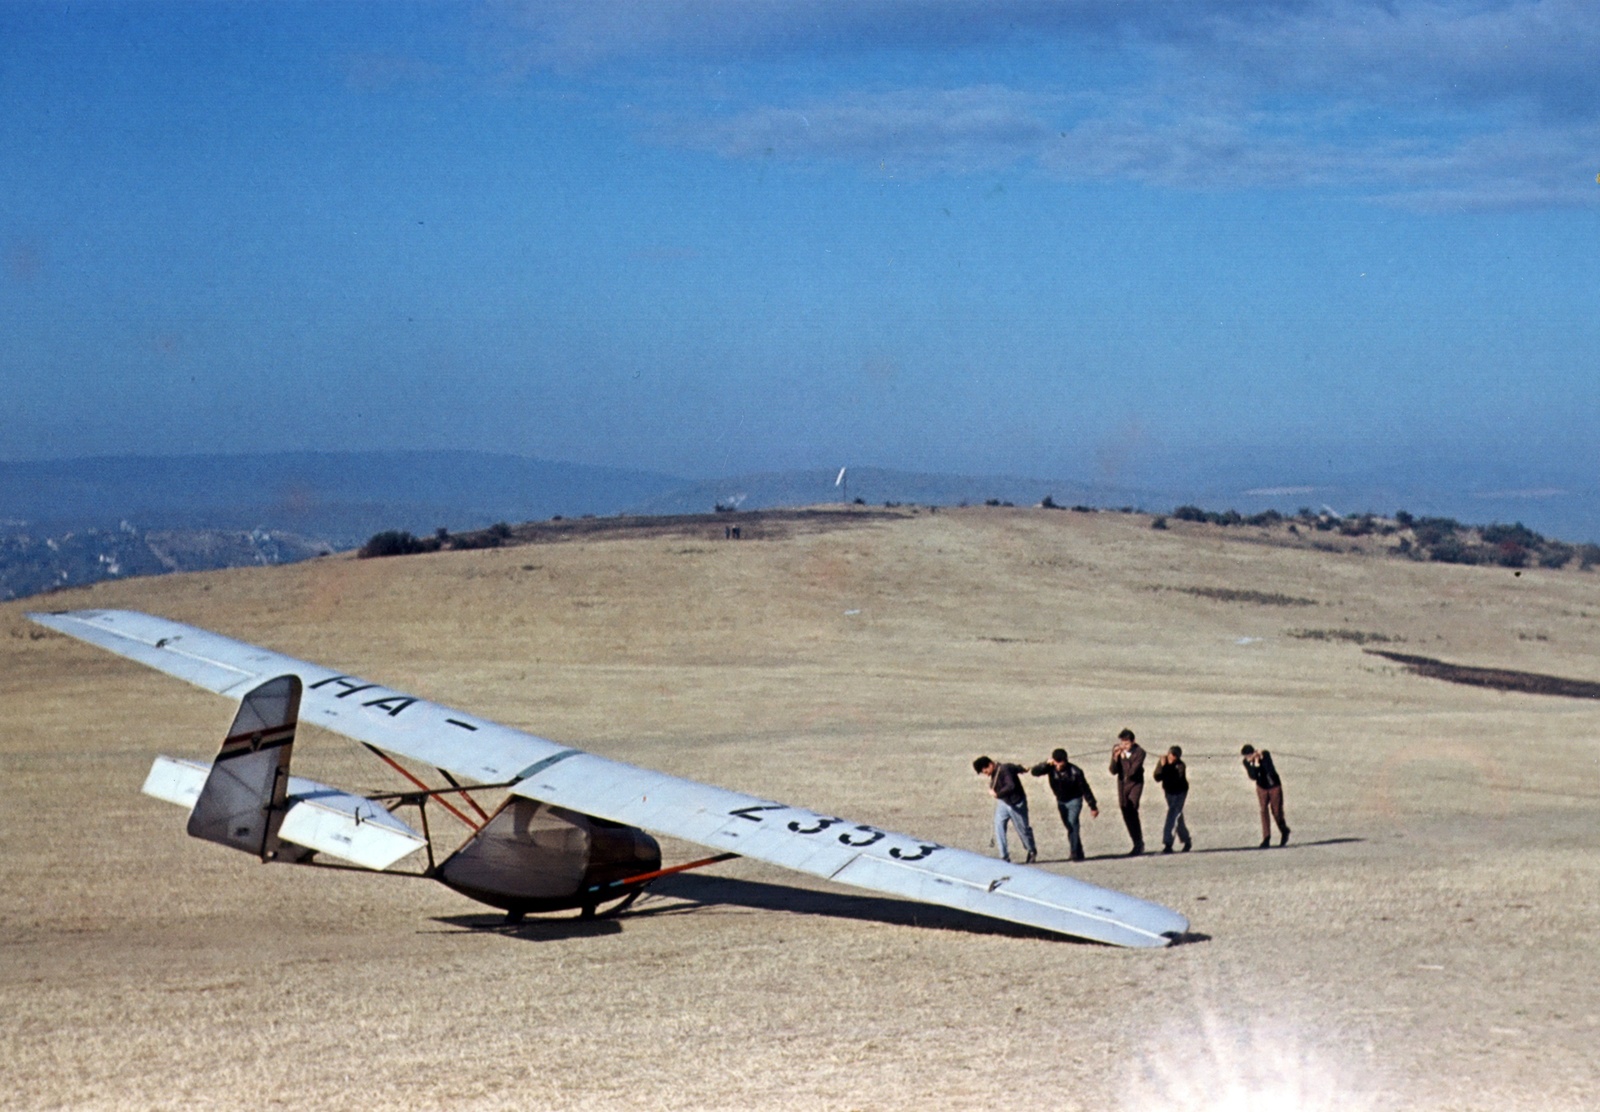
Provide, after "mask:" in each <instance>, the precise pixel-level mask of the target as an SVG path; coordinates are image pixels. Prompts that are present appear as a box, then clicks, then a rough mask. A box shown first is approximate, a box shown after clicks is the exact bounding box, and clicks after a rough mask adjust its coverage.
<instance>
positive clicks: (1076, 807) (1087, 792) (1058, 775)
mask: <svg viewBox="0 0 1600 1112" xmlns="http://www.w3.org/2000/svg"><path fill="white" fill-rule="evenodd" d="M1030 771H1031V772H1032V773H1033V774H1034V775H1035V776H1048V777H1050V790H1051V791H1052V792H1054V793H1055V797H1056V807H1057V809H1058V810H1060V812H1061V822H1062V825H1064V826H1065V827H1066V828H1067V842H1068V844H1069V845H1070V846H1071V847H1072V859H1073V860H1074V861H1082V860H1083V839H1082V838H1081V837H1079V835H1078V820H1079V818H1081V817H1082V813H1083V805H1084V804H1085V803H1087V804H1088V805H1089V814H1091V815H1092V816H1094V817H1095V818H1099V817H1100V804H1098V803H1096V802H1095V799H1094V789H1093V788H1091V787H1089V779H1088V777H1086V776H1084V774H1083V769H1081V768H1079V767H1078V766H1077V765H1075V764H1073V763H1071V762H1070V761H1068V760H1067V751H1066V750H1065V749H1057V750H1056V751H1055V752H1054V753H1051V754H1050V759H1049V760H1048V761H1041V762H1040V763H1039V764H1036V765H1034V766H1033V768H1032V769H1031V770H1030Z"/></svg>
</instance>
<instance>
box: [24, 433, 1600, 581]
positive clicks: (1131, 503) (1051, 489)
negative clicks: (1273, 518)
mask: <svg viewBox="0 0 1600 1112" xmlns="http://www.w3.org/2000/svg"><path fill="white" fill-rule="evenodd" d="M1182 471H1183V469H1182V468H1181V466H1179V467H1171V468H1168V472H1169V474H1170V475H1171V476H1172V477H1170V478H1167V479H1161V480H1157V481H1154V482H1149V483H1147V484H1145V485H1142V486H1121V485H1116V484H1112V483H1094V482H1085V481H1081V480H1068V479H1034V478H1024V477H1018V476H994V475H990V476H971V475H951V474H938V473H921V472H909V471H896V470H891V469H885V468H873V467H859V468H858V467H851V468H849V469H848V470H847V471H846V473H845V476H844V479H843V481H842V482H840V481H839V474H838V471H837V470H836V469H829V470H826V471H820V470H819V471H783V472H771V473H762V474H752V475H741V476H734V477H731V478H726V479H716V480H692V479H685V478H682V477H679V476H674V475H666V474H662V473H659V472H651V471H630V470H624V469H618V468H606V467H593V466H589V465H585V464H574V463H557V462H551V461H547V460H537V459H527V458H524V457H520V456H508V455H496V454H492V453H488V452H469V451H392V452H286V453H277V454H264V455H241V456H123V457H96V458H90V459H73V460H49V461H35V462H20V463H5V462H0V598H6V597H13V598H14V597H20V596H21V595H25V594H32V593H35V592H37V591H39V590H46V589H49V588H50V587H51V586H55V585H60V584H67V583H71V584H81V583H83V582H86V581H93V580H94V579H103V578H110V577H115V576H119V575H132V574H151V573H154V572H159V571H164V570H165V571H170V570H191V569H194V568H199V567H219V566H232V565H234V564H240V563H246V564H253V563H282V562H290V561H293V560H297V559H304V558H307V557H309V556H312V555H315V554H317V553H318V552H322V551H329V550H336V549H348V548H354V547H357V546H359V545H360V544H361V543H363V542H364V541H365V540H366V539H367V538H368V537H370V536H372V535H373V534H374V533H378V532H382V531H386V530H404V531H407V532H412V533H415V534H418V535H426V534H431V533H433V532H434V531H435V530H436V529H439V528H445V529H448V530H450V531H451V532H453V533H454V532H465V531H469V530H474V529H481V528H484V527H485V526H488V525H491V524H493V523H495V522H500V521H505V522H522V521H537V520H547V519H550V518H553V517H558V516H559V517H567V518H572V517H582V516H585V515H595V516H609V515H613V514H623V513H628V514H681V513H705V512H708V511H710V510H712V509H713V508H715V507H718V506H720V507H723V508H726V509H743V510H754V509H771V508H778V507H786V506H807V505H817V504H822V503H829V502H840V501H856V500H858V499H859V500H861V501H863V502H865V503H867V504H869V505H882V504H884V503H892V504H906V505H957V504H962V503H970V504H979V503H984V502H1001V503H1010V504H1015V505H1034V504H1037V503H1039V502H1040V501H1042V500H1043V499H1045V498H1046V497H1048V498H1050V499H1052V500H1053V501H1054V503H1055V504H1056V505H1059V506H1066V507H1070V506H1074V505H1083V506H1090V507H1096V508H1108V507H1109V508H1135V509H1143V510H1148V511H1150V512H1153V513H1166V512H1168V511H1170V510H1172V509H1173V508H1174V507H1176V506H1179V505H1183V504H1194V505H1199V506H1202V507H1204V508H1206V509H1213V510H1222V509H1237V510H1239V511H1241V512H1243V513H1246V514H1248V513H1258V512H1261V511H1263V510H1268V509H1277V510H1280V511H1284V512H1293V511H1294V510H1296V509H1298V508H1299V507H1302V506H1306V507H1311V508H1314V509H1317V510H1319V511H1320V510H1323V509H1324V508H1328V509H1332V510H1335V511H1336V512H1339V513H1359V512H1363V511H1369V510H1371V511H1377V512H1380V513H1393V512H1394V511H1395V510H1397V509H1407V510H1410V511H1412V512H1413V513H1417V514H1427V515H1440V516H1452V517H1456V518H1459V519H1460V520H1462V521H1466V522H1472V523H1483V522H1494V521H1503V522H1511V521H1523V522H1526V523H1527V524H1528V525H1529V526H1531V527H1532V528H1534V529H1536V530H1540V531H1542V532H1545V533H1548V534H1549V535H1551V536H1554V537H1559V538H1561V539H1563V540H1570V541H1577V542H1582V541H1591V540H1595V539H1597V538H1600V499H1597V498H1596V496H1595V494H1594V492H1593V491H1592V490H1587V489H1584V488H1582V487H1580V485H1579V484H1578V483H1576V482H1574V481H1572V480H1571V478H1570V477H1569V478H1568V480H1567V481H1566V482H1565V483H1562V482H1551V483H1546V484H1542V485H1538V486H1529V485H1528V484H1524V486H1523V488H1522V489H1516V488H1511V487H1509V486H1508V487H1506V488H1505V489H1472V488H1467V489H1463V488H1462V487H1463V484H1464V483H1465V480H1464V479H1463V478H1462V477H1461V475H1460V473H1459V472H1457V471H1452V470H1451V469H1449V468H1447V467H1440V468H1436V469H1435V471H1434V473H1433V474H1432V475H1431V476H1430V475H1428V474H1424V473H1422V472H1420V471H1418V470H1416V469H1413V470H1411V471H1409V472H1408V473H1406V474H1405V475H1404V476H1403V477H1401V478H1400V479H1398V480H1397V479H1395V478H1394V477H1392V476H1387V475H1376V474H1375V475H1366V476H1362V475H1355V476H1340V477H1332V478H1330V477H1319V480H1318V481H1315V482H1309V483H1296V482H1294V481H1292V480H1293V478H1294V477H1293V476H1291V477H1290V480H1291V481H1274V480H1275V479H1281V478H1282V477H1281V476H1274V475H1273V474H1272V473H1271V472H1269V471H1266V470H1264V469H1263V470H1260V471H1255V470H1251V471H1248V472H1246V471H1241V472H1240V473H1239V474H1237V475H1233V476H1229V477H1227V478H1226V479H1224V478H1221V477H1219V472H1218V471H1217V470H1216V469H1215V468H1213V469H1212V472H1211V474H1210V476H1209V477H1207V476H1206V475H1204V474H1202V473H1201V472H1202V471H1203V466H1201V465H1197V467H1196V469H1195V471H1196V475H1195V477H1193V478H1191V477H1190V476H1189V475H1188V474H1187V473H1181V474H1180V472H1182ZM1479 486H1480V487H1481V486H1483V484H1481V483H1480V484H1479Z"/></svg>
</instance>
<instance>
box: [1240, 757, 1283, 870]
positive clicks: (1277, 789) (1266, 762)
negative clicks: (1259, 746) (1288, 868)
mask: <svg viewBox="0 0 1600 1112" xmlns="http://www.w3.org/2000/svg"><path fill="white" fill-rule="evenodd" d="M1239 753H1240V755H1241V756H1243V757H1244V771H1245V775H1247V776H1249V777H1250V779H1252V780H1254V781H1255V782H1256V800H1257V801H1258V802H1259V803H1260V804H1261V846H1260V848H1261V849H1266V848H1267V847H1268V846H1270V845H1271V844H1272V825H1271V823H1270V822H1268V820H1267V816H1268V813H1269V812H1270V814H1271V816H1272V818H1274V819H1276V820H1277V822H1278V830H1279V832H1280V837H1279V839H1278V844H1279V845H1280V846H1286V845H1288V844H1289V824H1288V823H1286V822H1284V821H1283V781H1282V780H1280V779H1279V778H1278V770H1277V769H1276V768H1274V767H1273V766H1272V754H1271V753H1268V752H1267V751H1266V750H1265V749H1263V750H1261V751H1260V752H1257V751H1256V747H1255V746H1253V745H1246V746H1245V747H1244V748H1243V749H1241V750H1239Z"/></svg>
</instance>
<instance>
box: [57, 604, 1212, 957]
mask: <svg viewBox="0 0 1600 1112" xmlns="http://www.w3.org/2000/svg"><path fill="white" fill-rule="evenodd" d="M29 616H30V617H31V618H32V619H33V620H34V621H36V622H38V623H39V624H40V625H43V626H47V627H49V628H51V629H54V630H57V631H59V632H61V633H65V634H68V635H70V636H72V637H76V638H78V639H79V640H83V641H87V642H89V643H91V644H94V645H98V646H99V647H101V648H103V649H108V650H110V651H111V652H114V653H117V654H119V655H121V656H125V657H128V658H129V659H131V660H136V661H138V662H139V663H141V664H146V665H149V666H150V667H152V668H156V669H158V670H160V671H162V672H166V673H167V674H168V675H172V676H177V677H178V678H179V679H184V680H187V681H189V682H190V683H192V684H195V685H197V686H199V687H203V688H205V689H207V690H208V691H213V692H216V693H217V694H220V695H235V696H242V695H243V694H244V693H245V692H247V691H249V690H250V689H251V688H253V687H254V686H256V685H257V684H259V683H262V682H264V681H265V680H267V679H270V678H271V677H273V676H280V675H286V674H294V675H298V676H299V677H300V680H301V683H302V684H303V686H304V693H303V695H302V699H301V707H300V720H301V721H302V722H312V723H315V724H317V725H319V726H322V727H323V728H324V729H328V730H333V731H334V732H336V733H341V734H344V735H346V736H347V737H352V738H355V739H356V740H358V741H363V742H367V743H368V744H370V745H372V746H374V747H375V748H378V749H381V750H383V751H384V752H387V753H391V754H394V755H396V756H401V757H407V758H410V759H412V760H416V761H420V762H422V763H424V764H429V765H432V766H433V767H435V768H438V769H441V770H443V771H445V772H448V773H450V774H452V775H454V776H457V777H463V778H467V779H471V780H476V781H478V782H481V783H488V784H507V785H510V790H511V791H512V792H513V793H515V794H517V795H522V796H526V797H528V798H530V799H536V800H540V801H543V802H545V803H550V804H554V805H556V806H560V807H565V808H567V809H569V810H573V811H579V812H582V813H584V814H588V815H594V816H597V817H599V818H602V819H608V820H610V821H613V822H618V823H623V824H626V825H628V826H636V827H640V828H642V829H644V830H647V831H649V832H651V833H652V834H661V835H667V836H670V837H674V838H681V839H683V840H685V841H690V842H697V843H699V844H701V845H705V846H710V847H712V848H714V849H717V850H720V851H728V852H733V853H737V854H739V855H741V856H744V857H750V858H754V859H755V860H758V861H766V862H770V863H772V864H775V865H782V866H785V867H787V868H791V869H795V870H797V871H799V872H803V873H809V874H811V875H813V876H818V877H824V878H826V879H828V880H834V881H838V882H840V883H843V884H849V885H854V886H856V887H860V888H869V889H872V890H874V891H878V892H885V893H889V894H891V895H897V896H904V897H907V898H909V899H913V900H919V901H922V902H926V903H931V904H939V905H942V906H945V907H952V908H959V909H961V910H963V911H969V912H972V913H975V914H978V915H986V916H990V917H993V918H996V919H1003V920H1007V921H1009V922H1013V923H1021V924H1026V925H1028V926H1032V927H1038V928H1042V929H1044V930H1048V931H1055V932H1058V933H1061V934H1067V935H1072V936H1074V937H1078V938H1086V939H1091V940H1093V941H1097V942H1105V943H1110V944H1112V945H1117V946H1166V945H1168V944H1169V943H1170V942H1171V941H1172V940H1173V939H1174V938H1176V937H1177V936H1179V935H1182V934H1184V933H1185V932H1187V931H1188V929H1189V922H1188V920H1187V919H1185V918H1184V917H1183V916H1182V915H1180V914H1178V913H1177V912H1175V911H1172V910H1170V909H1169V908H1166V907H1162V906H1161V905H1159V904H1154V903H1149V902H1147V901H1145V900H1140V899H1136V898H1135V897H1133V896H1128V895H1125V894H1123V893H1121V892H1116V891H1112V890H1111V889H1107V888H1100V887H1097V886H1096V885H1092V884H1087V883H1085V882H1083V881H1080V880H1075V879H1073V878H1071V877H1064V876H1058V875H1057V874H1055V873H1050V872H1046V871H1045V870H1043V869H1038V868H1032V867H1029V866H1023V865H1015V864H1010V863H1007V862H1004V861H1000V860H998V859H996V858H992V857H984V856H981V855H979V854H976V853H970V852H968V851H966V850H959V849H951V848H950V847H948V846H941V845H938V844H936V843H933V842H927V841H923V840H920V839H917V838H911V837H908V836H906V835H904V834H895V833H892V832H890V831H887V830H881V829H879V828H877V827H874V826H867V825H864V824H860V823H853V822H849V821H847V820H845V819H841V818H837V817H834V816H831V815H822V814H818V813H816V812H814V811H808V810H805V809H803V808H799V807H789V806H785V805H783V804H780V803H774V802H772V801H771V800H766V799H760V798H757V797H755V796H749V795H744V794H741V793H739V792H732V791H726V790H724V789H722V788H715V787H710V786H708V785H705V784H700V783H696V782H694V781H692V780H685V779H681V778H679V777H676V776H668V775H666V774H664V773H660V772H652V771H649V770H648V769H643V768H638V767H635V766H633V765H628V764H623V763H621V762H619V761H612V760H607V759H605V758H603V757H597V756H594V755H593V754H590V753H585V752H583V751H582V750H579V749H573V748H570V747H568V746H565V745H559V744H557V743H555V742H552V741H547V740H545V739H544V738H540V737H535V736H534V735H532V734H528V733H524V732H522V731H521V730H514V729H511V728H509V727H506V726H500V725H497V724H495V723H493V722H489V721H486V720H484V719H480V718H476V717H474V716H472V715H469V714H464V713H462V712H460V711H455V710H451V709H450V708H448V707H443V706H439V705H438V704H436V703H430V702H428V701H427V700H424V699H419V698H417V697H415V696H412V695H407V694H405V693H403V692H399V691H395V690H394V689H392V688H388V687H384V686H382V685H380V684H376V683H372V682H370V681H367V680H362V679H359V678H357V677H355V676H350V675H346V674H345V673H342V672H338V671H334V670H333V669H329V668H325V667H322V666H321V665H316V664H308V663H306V662H305V661H301V660H296V659H294V658H292V657H288V656H284V655H283V654H281V653H276V652H272V651H271V650H269V649H263V648H259V647H257V646H254V645H247V644H245V643H243V642H240V641H235V640H232V639H231V638H227V637H223V636H220V635H218V634H215V633H210V632H207V631H206V630H203V629H197V628H195V627H193V626H187V625H183V624H181V623H178V622H172V621H167V620H165V619H163V618H157V617H152V616H151V615H148V614H140V613H135V612H132V611H125V610H78V611H70V612H65V613H57V614H31V615H29Z"/></svg>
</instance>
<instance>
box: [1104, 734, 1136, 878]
mask: <svg viewBox="0 0 1600 1112" xmlns="http://www.w3.org/2000/svg"><path fill="white" fill-rule="evenodd" d="M1111 775H1113V776H1115V777H1116V778H1117V804H1118V805H1119V806H1120V807H1121V808H1122V821H1123V822H1124V823H1126V824H1127V827H1128V837H1130V838H1132V839H1133V848H1132V849H1131V850H1129V851H1128V855H1129V856H1130V857H1137V856H1138V855H1139V854H1141V853H1143V852H1144V828H1143V827H1142V826H1140V825H1139V798H1140V796H1142V795H1144V750H1143V749H1141V748H1140V747H1139V742H1138V741H1137V740H1135V738H1134V736H1133V731H1132V730H1123V731H1122V732H1121V733H1120V734H1118V735H1117V744H1116V745H1115V747H1113V748H1112V750H1111Z"/></svg>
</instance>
